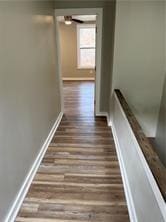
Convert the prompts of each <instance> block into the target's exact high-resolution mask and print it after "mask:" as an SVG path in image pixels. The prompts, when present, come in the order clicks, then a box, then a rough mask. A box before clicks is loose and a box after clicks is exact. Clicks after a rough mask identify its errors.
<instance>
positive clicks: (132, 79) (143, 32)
mask: <svg viewBox="0 0 166 222" xmlns="http://www.w3.org/2000/svg"><path fill="white" fill-rule="evenodd" d="M163 79H164V1H129V0H128V1H118V2H117V5H116V27H115V51H114V69H113V88H118V89H120V90H121V91H122V93H123V94H124V96H125V98H126V99H127V102H128V103H129V105H130V107H131V109H132V111H133V112H134V114H135V116H136V118H137V119H138V121H139V123H140V124H141V126H142V128H143V129H144V132H145V134H146V135H147V136H151V137H154V136H155V135H156V127H157V119H158V113H159V107H160V101H161V94H162V85H163Z"/></svg>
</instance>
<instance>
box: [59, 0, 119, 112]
mask: <svg viewBox="0 0 166 222" xmlns="http://www.w3.org/2000/svg"><path fill="white" fill-rule="evenodd" d="M55 8H56V9H58V8H59V9H60V8H103V36H102V64H101V65H102V69H101V83H100V84H101V92H100V93H101V101H100V110H101V111H103V112H108V111H109V95H110V85H111V84H110V82H111V78H112V77H111V76H112V61H113V42H114V19H115V1H104V0H102V1H81V0H79V1H78V0H75V1H61V0H55Z"/></svg>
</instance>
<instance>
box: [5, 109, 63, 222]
mask: <svg viewBox="0 0 166 222" xmlns="http://www.w3.org/2000/svg"><path fill="white" fill-rule="evenodd" d="M62 116H63V113H62V112H60V114H59V116H58V118H57V120H56V121H55V123H54V125H53V127H52V129H51V131H50V133H49V135H48V137H47V139H46V140H45V142H44V144H43V146H42V147H41V150H40V152H39V154H38V156H37V158H36V160H35V162H34V163H33V165H32V167H31V169H30V171H29V172H28V174H27V177H26V179H25V181H24V182H23V185H22V187H21V189H20V191H19V193H18V195H17V197H16V199H15V201H14V203H13V205H12V207H11V209H10V211H9V213H8V215H7V217H6V219H5V222H14V220H15V217H16V216H17V213H18V211H19V209H20V207H21V204H22V202H23V200H24V198H25V196H26V194H27V192H28V189H29V187H30V185H31V183H32V180H33V178H34V176H35V174H36V172H37V170H38V167H39V165H40V163H41V161H42V159H43V156H44V154H45V152H46V150H47V148H48V146H49V144H50V142H51V140H52V137H53V136H54V133H55V131H56V130H57V128H58V125H59V123H60V121H61V119H62Z"/></svg>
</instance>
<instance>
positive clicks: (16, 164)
mask: <svg viewBox="0 0 166 222" xmlns="http://www.w3.org/2000/svg"><path fill="white" fill-rule="evenodd" d="M53 8H54V4H53V2H49V1H47V2H44V1H35V2H34V1H33V2H29V3H28V1H20V2H19V3H18V4H17V3H16V2H14V1H12V2H11V1H1V2H0V141H1V142H0V221H4V218H5V217H6V215H7V213H8V211H9V209H10V207H11V206H12V204H13V202H14V200H15V198H16V196H17V193H18V192H19V190H20V188H21V185H22V183H23V182H24V180H25V177H26V175H27V174H28V172H29V170H30V168H31V166H32V164H33V162H34V160H35V159H36V157H37V155H38V153H39V151H40V149H41V147H42V145H43V143H44V141H45V139H46V138H47V136H48V134H49V132H50V130H51V128H52V126H53V124H54V122H55V120H56V118H57V116H58V114H59V112H60V100H59V86H58V77H57V75H56V64H55V56H56V54H55V51H56V50H55V33H54V20H53V14H54V10H53Z"/></svg>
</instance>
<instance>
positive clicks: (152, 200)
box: [112, 95, 166, 222]
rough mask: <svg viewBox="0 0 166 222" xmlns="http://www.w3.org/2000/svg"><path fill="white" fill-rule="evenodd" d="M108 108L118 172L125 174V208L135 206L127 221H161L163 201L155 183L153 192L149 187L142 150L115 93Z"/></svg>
mask: <svg viewBox="0 0 166 222" xmlns="http://www.w3.org/2000/svg"><path fill="white" fill-rule="evenodd" d="M112 110H113V112H112V113H113V133H114V136H115V135H116V137H115V138H116V142H117V143H116V144H118V146H116V147H117V153H118V156H119V160H120V163H121V165H122V175H123V177H125V183H124V184H125V188H126V193H127V198H128V200H129V201H128V203H130V204H129V209H130V210H132V213H133V212H134V211H133V210H134V209H135V213H133V215H132V219H133V220H131V221H137V222H164V221H165V219H164V218H166V217H165V216H166V214H165V201H164V199H162V197H161V194H160V191H159V189H158V186H157V184H156V185H155V192H154V190H153V188H152V185H151V184H152V183H150V181H152V179H151V180H150V181H149V176H148V174H149V173H148V174H147V168H146V160H145V159H144V160H143V157H141V156H143V154H142V151H141V150H140V147H139V145H138V143H137V142H136V139H135V136H134V134H133V132H132V129H131V127H130V125H129V123H128V121H127V118H126V117H125V114H124V113H123V112H122V109H121V107H120V104H119V102H118V99H117V98H116V96H115V95H114V96H113V109H112ZM124 138H125V139H124ZM151 177H153V176H151ZM153 186H154V185H153ZM156 196H157V198H156ZM158 200H159V201H158ZM159 203H160V207H159ZM161 206H162V207H161ZM135 218H137V219H135Z"/></svg>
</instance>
